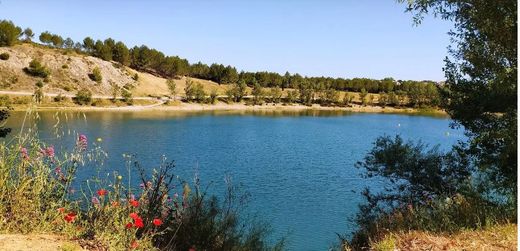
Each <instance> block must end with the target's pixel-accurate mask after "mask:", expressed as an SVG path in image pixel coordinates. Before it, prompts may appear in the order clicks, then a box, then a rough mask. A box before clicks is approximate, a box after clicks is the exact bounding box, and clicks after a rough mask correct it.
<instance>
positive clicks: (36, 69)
mask: <svg viewBox="0 0 520 251" xmlns="http://www.w3.org/2000/svg"><path fill="white" fill-rule="evenodd" d="M23 70H24V72H25V73H27V74H29V75H31V76H34V77H41V78H47V77H48V76H49V75H50V71H49V69H47V67H45V66H44V65H42V64H41V63H40V61H38V60H37V59H33V60H32V61H31V62H30V63H29V67H25V68H23Z"/></svg>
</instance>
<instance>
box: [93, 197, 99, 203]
mask: <svg viewBox="0 0 520 251" xmlns="http://www.w3.org/2000/svg"><path fill="white" fill-rule="evenodd" d="M92 204H95V205H97V204H99V199H98V198H97V197H96V196H93V197H92Z"/></svg>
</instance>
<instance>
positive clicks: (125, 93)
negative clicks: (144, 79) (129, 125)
mask: <svg viewBox="0 0 520 251" xmlns="http://www.w3.org/2000/svg"><path fill="white" fill-rule="evenodd" d="M121 96H122V97H123V99H122V100H123V102H125V103H126V104H127V105H132V104H133V103H134V99H133V98H132V92H131V91H129V90H128V89H126V88H123V89H122V90H121Z"/></svg>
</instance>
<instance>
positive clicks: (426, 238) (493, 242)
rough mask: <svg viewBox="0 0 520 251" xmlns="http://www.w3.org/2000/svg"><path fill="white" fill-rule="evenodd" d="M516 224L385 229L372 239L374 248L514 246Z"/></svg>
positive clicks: (505, 248)
mask: <svg viewBox="0 0 520 251" xmlns="http://www.w3.org/2000/svg"><path fill="white" fill-rule="evenodd" d="M517 233H518V226H517V225H516V224H504V225H495V226H491V227H488V228H485V229H482V230H473V231H472V230H464V231H461V232H458V233H454V234H433V233H429V232H425V231H410V232H398V233H388V234H386V235H385V236H384V237H383V238H382V239H381V240H379V241H376V242H373V243H372V244H371V249H372V250H376V251H395V250H497V251H498V250H516V247H517V245H518V239H517Z"/></svg>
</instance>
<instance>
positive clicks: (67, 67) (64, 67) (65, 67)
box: [61, 64, 69, 69]
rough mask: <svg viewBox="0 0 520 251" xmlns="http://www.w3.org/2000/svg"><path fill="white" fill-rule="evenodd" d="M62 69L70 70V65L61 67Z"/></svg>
mask: <svg viewBox="0 0 520 251" xmlns="http://www.w3.org/2000/svg"><path fill="white" fill-rule="evenodd" d="M61 69H69V65H68V64H64V65H62V66H61Z"/></svg>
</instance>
